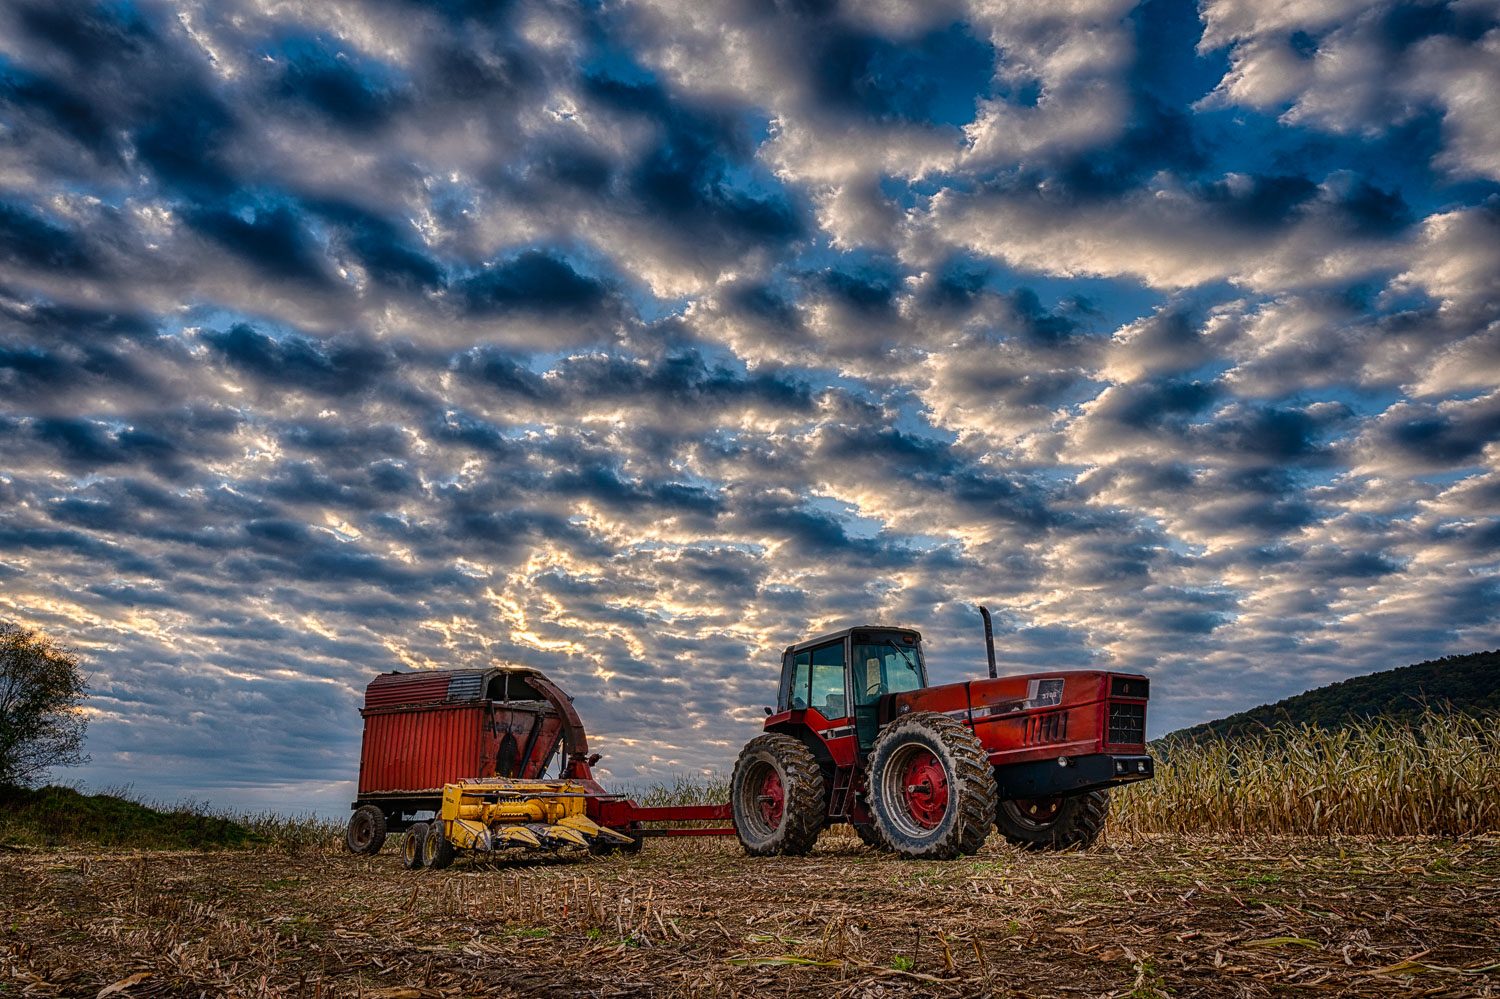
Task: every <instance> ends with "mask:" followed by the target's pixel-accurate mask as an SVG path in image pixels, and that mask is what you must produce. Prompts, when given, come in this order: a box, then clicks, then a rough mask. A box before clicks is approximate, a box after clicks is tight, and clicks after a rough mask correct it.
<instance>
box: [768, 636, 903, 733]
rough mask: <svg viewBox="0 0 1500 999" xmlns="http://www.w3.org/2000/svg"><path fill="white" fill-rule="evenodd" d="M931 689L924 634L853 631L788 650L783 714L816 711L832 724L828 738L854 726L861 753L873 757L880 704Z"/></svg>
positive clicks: (784, 659)
mask: <svg viewBox="0 0 1500 999" xmlns="http://www.w3.org/2000/svg"><path fill="white" fill-rule="evenodd" d="M925 686H927V665H926V663H924V662H923V660H922V636H921V634H920V633H918V632H916V631H912V630H910V629H907V628H884V627H879V626H873V625H872V626H866V627H863V628H849V629H846V630H844V631H839V632H835V633H833V634H831V635H823V636H821V637H819V638H814V639H810V640H809V641H806V642H800V643H798V644H797V645H793V646H790V647H788V648H787V650H786V651H785V652H784V653H783V654H782V658H781V690H780V694H779V696H778V701H777V714H778V715H780V714H781V713H783V712H788V711H805V710H808V709H811V710H812V711H816V712H817V713H818V714H819V715H821V716H822V718H823V720H825V721H827V722H829V723H831V724H830V726H829V727H828V728H825V729H824V730H823V734H824V737H825V738H830V737H833V736H834V734H835V733H838V732H841V731H842V730H843V729H844V728H846V727H849V726H851V725H852V727H853V729H854V731H855V733H856V734H857V736H858V740H857V741H858V744H859V748H860V750H861V751H867V750H868V749H869V748H870V746H871V745H872V744H873V743H874V742H875V736H876V735H877V734H878V733H879V730H880V699H881V698H882V697H884V696H885V695H887V694H899V693H904V692H906V691H910V690H918V689H920V688H922V687H925ZM815 727H817V726H815Z"/></svg>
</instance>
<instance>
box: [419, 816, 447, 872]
mask: <svg viewBox="0 0 1500 999" xmlns="http://www.w3.org/2000/svg"><path fill="white" fill-rule="evenodd" d="M453 857H454V852H453V844H452V843H450V842H448V837H447V836H445V835H443V824H442V823H441V822H439V821H438V820H436V819H434V820H433V823H432V825H430V826H428V827H427V835H426V836H423V837H422V866H423V867H430V868H432V869H433V870H434V871H441V870H442V869H443V868H445V867H447V866H448V865H449V864H451V863H453Z"/></svg>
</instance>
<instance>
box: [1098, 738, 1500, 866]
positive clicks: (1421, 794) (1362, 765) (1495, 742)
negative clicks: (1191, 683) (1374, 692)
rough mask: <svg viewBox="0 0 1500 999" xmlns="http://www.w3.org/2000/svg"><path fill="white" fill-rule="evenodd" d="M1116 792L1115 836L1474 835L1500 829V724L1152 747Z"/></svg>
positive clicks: (1113, 813)
mask: <svg viewBox="0 0 1500 999" xmlns="http://www.w3.org/2000/svg"><path fill="white" fill-rule="evenodd" d="M1153 749H1154V750H1155V752H1156V755H1157V757H1158V759H1157V771H1156V779H1155V780H1152V781H1148V782H1146V783H1144V784H1137V785H1134V786H1132V787H1130V788H1128V789H1126V790H1125V791H1123V792H1120V793H1117V794H1115V795H1114V801H1113V810H1112V814H1111V817H1110V828H1111V831H1112V833H1113V835H1115V836H1117V837H1119V836H1131V835H1136V834H1141V833H1222V834H1239V835H1264V834H1267V833H1270V834H1275V835H1289V836H1300V835H1321V836H1329V835H1365V836H1473V835H1479V834H1483V833H1497V832H1500V717H1496V716H1493V715H1491V716H1482V717H1475V716H1472V715H1457V714H1455V715H1448V714H1439V713H1437V712H1432V711H1429V712H1426V713H1425V714H1424V715H1423V716H1422V717H1421V719H1420V720H1419V721H1417V722H1416V723H1415V724H1412V725H1400V724H1393V723H1391V722H1387V721H1383V720H1375V721H1371V722H1366V723H1363V724H1355V725H1352V726H1349V727H1347V728H1344V729H1339V730H1335V731H1324V730H1321V729H1317V728H1312V727H1309V726H1300V727H1284V728H1278V729H1272V730H1268V731H1266V732H1264V733H1262V734H1260V735H1255V736H1249V737H1242V738H1238V739H1235V740H1233V741H1224V740H1214V741H1209V742H1203V743H1197V744H1193V743H1182V744H1177V745H1171V744H1168V745H1165V746H1160V745H1159V746H1155V747H1153Z"/></svg>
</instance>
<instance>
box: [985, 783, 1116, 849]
mask: <svg viewBox="0 0 1500 999" xmlns="http://www.w3.org/2000/svg"><path fill="white" fill-rule="evenodd" d="M1108 817H1109V792H1108V791H1090V792H1089V793H1087V794H1078V795H1073V796H1071V797H1067V798H1015V799H1009V800H1006V801H1002V802H1000V807H999V808H997V809H995V828H996V829H999V830H1000V834H1001V835H1002V836H1004V837H1005V838H1006V839H1008V840H1010V841H1011V842H1012V843H1015V844H1016V845H1017V846H1024V847H1025V848H1026V849H1028V850H1067V849H1070V848H1072V847H1077V848H1078V849H1080V850H1083V849H1087V848H1088V847H1090V846H1092V845H1093V844H1094V841H1095V840H1096V839H1098V838H1099V834H1100V833H1101V832H1103V831H1104V821H1105V819H1106V818H1108Z"/></svg>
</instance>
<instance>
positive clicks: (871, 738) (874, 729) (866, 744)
mask: <svg viewBox="0 0 1500 999" xmlns="http://www.w3.org/2000/svg"><path fill="white" fill-rule="evenodd" d="M849 674H850V678H851V680H852V681H853V683H854V727H855V731H856V732H857V734H858V735H859V745H860V747H861V748H862V749H869V748H870V746H871V745H873V744H874V742H875V736H876V735H877V734H878V733H879V731H880V719H879V704H878V702H879V701H880V698H881V696H882V695H884V694H900V693H902V692H904V691H908V690H918V689H920V688H922V687H924V686H926V685H927V673H926V667H925V665H924V664H923V662H922V649H921V647H920V646H919V645H917V643H916V640H915V639H914V638H913V637H912V636H910V635H903V634H901V633H899V632H893V633H891V634H889V635H881V634H878V633H877V634H856V635H855V637H854V659H853V661H852V662H851V663H850V669H849Z"/></svg>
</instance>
